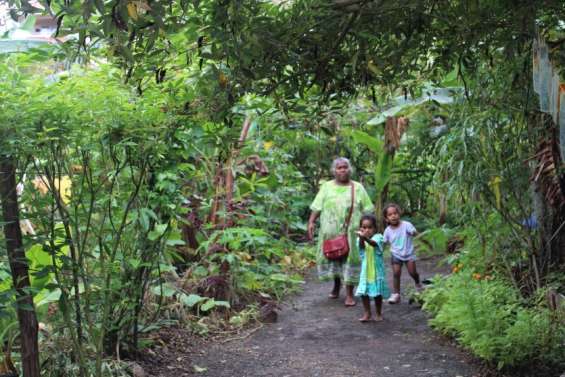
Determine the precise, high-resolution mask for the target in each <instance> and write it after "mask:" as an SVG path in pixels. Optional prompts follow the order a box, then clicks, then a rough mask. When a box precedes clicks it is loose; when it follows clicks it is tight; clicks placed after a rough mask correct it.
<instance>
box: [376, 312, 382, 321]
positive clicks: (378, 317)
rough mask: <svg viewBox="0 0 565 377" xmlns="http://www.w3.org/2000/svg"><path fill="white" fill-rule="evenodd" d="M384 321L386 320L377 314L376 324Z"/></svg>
mask: <svg viewBox="0 0 565 377" xmlns="http://www.w3.org/2000/svg"><path fill="white" fill-rule="evenodd" d="M383 320H384V318H383V316H382V314H377V315H376V316H375V322H381V321H383Z"/></svg>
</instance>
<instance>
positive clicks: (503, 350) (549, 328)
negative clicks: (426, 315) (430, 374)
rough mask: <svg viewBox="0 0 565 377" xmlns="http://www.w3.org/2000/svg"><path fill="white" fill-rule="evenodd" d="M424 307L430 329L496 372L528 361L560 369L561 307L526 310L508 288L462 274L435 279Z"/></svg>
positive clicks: (564, 331) (564, 334) (563, 356)
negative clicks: (454, 341)
mask: <svg viewBox="0 0 565 377" xmlns="http://www.w3.org/2000/svg"><path fill="white" fill-rule="evenodd" d="M424 302H425V303H424V306H423V307H424V309H425V310H427V311H428V312H430V313H431V314H432V315H433V319H431V320H430V323H431V325H432V326H433V327H435V328H437V329H438V330H440V331H442V332H443V333H445V334H448V335H451V336H454V337H456V338H457V340H458V341H459V342H460V343H461V344H462V345H463V346H464V347H466V348H469V349H470V350H471V351H472V352H473V353H474V354H476V355H478V356H480V357H481V358H483V359H485V360H487V361H489V362H493V363H496V364H497V366H498V368H503V367H519V366H522V365H524V364H526V363H530V362H532V361H533V362H540V363H546V364H551V365H556V366H560V365H561V366H563V365H565V353H564V348H563V340H564V339H565V321H564V320H563V318H565V317H564V315H565V307H561V308H560V309H558V310H557V311H552V310H550V309H549V308H547V307H545V306H544V305H543V304H537V305H535V306H527V305H526V304H527V302H524V301H523V300H522V299H521V298H520V294H519V292H517V290H516V289H515V288H514V287H512V286H511V285H509V284H507V283H506V282H504V281H502V280H500V279H489V280H487V279H480V277H479V276H478V275H477V274H474V275H473V273H471V272H470V271H467V270H465V271H462V272H460V273H456V274H453V275H451V276H449V277H446V278H442V277H436V278H435V279H434V285H433V288H430V289H429V290H427V291H426V292H425V294H424Z"/></svg>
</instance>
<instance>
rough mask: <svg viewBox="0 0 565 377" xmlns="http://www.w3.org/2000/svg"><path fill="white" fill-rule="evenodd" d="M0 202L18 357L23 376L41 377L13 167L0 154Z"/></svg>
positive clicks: (10, 160) (8, 158)
mask: <svg viewBox="0 0 565 377" xmlns="http://www.w3.org/2000/svg"><path fill="white" fill-rule="evenodd" d="M0 200H1V201H2V217H3V219H2V220H3V223H4V226H3V228H4V236H5V238H6V250H7V252H8V260H9V262H10V269H11V271H12V281H13V285H14V287H15V288H16V310H17V314H18V321H19V324H20V342H21V358H22V367H23V372H24V377H40V370H39V346H38V343H37V333H38V324H37V317H36V315H35V308H34V306H33V296H32V294H31V292H30V286H31V284H30V280H29V266H28V262H27V259H26V255H25V250H24V247H23V240H22V231H21V229H20V216H19V209H18V195H17V192H16V167H15V163H14V160H13V158H12V157H10V156H6V155H0Z"/></svg>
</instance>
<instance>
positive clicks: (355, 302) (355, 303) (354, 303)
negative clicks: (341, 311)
mask: <svg viewBox="0 0 565 377" xmlns="http://www.w3.org/2000/svg"><path fill="white" fill-rule="evenodd" d="M344 305H345V306H347V307H351V306H355V305H357V301H353V304H348V303H344Z"/></svg>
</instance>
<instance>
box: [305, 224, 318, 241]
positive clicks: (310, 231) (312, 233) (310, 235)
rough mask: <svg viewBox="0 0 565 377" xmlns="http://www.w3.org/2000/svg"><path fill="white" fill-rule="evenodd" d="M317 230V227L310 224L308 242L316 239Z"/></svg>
mask: <svg viewBox="0 0 565 377" xmlns="http://www.w3.org/2000/svg"><path fill="white" fill-rule="evenodd" d="M315 228H316V225H315V224H314V223H313V222H308V231H307V236H308V241H312V240H313V239H314V229H315Z"/></svg>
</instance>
